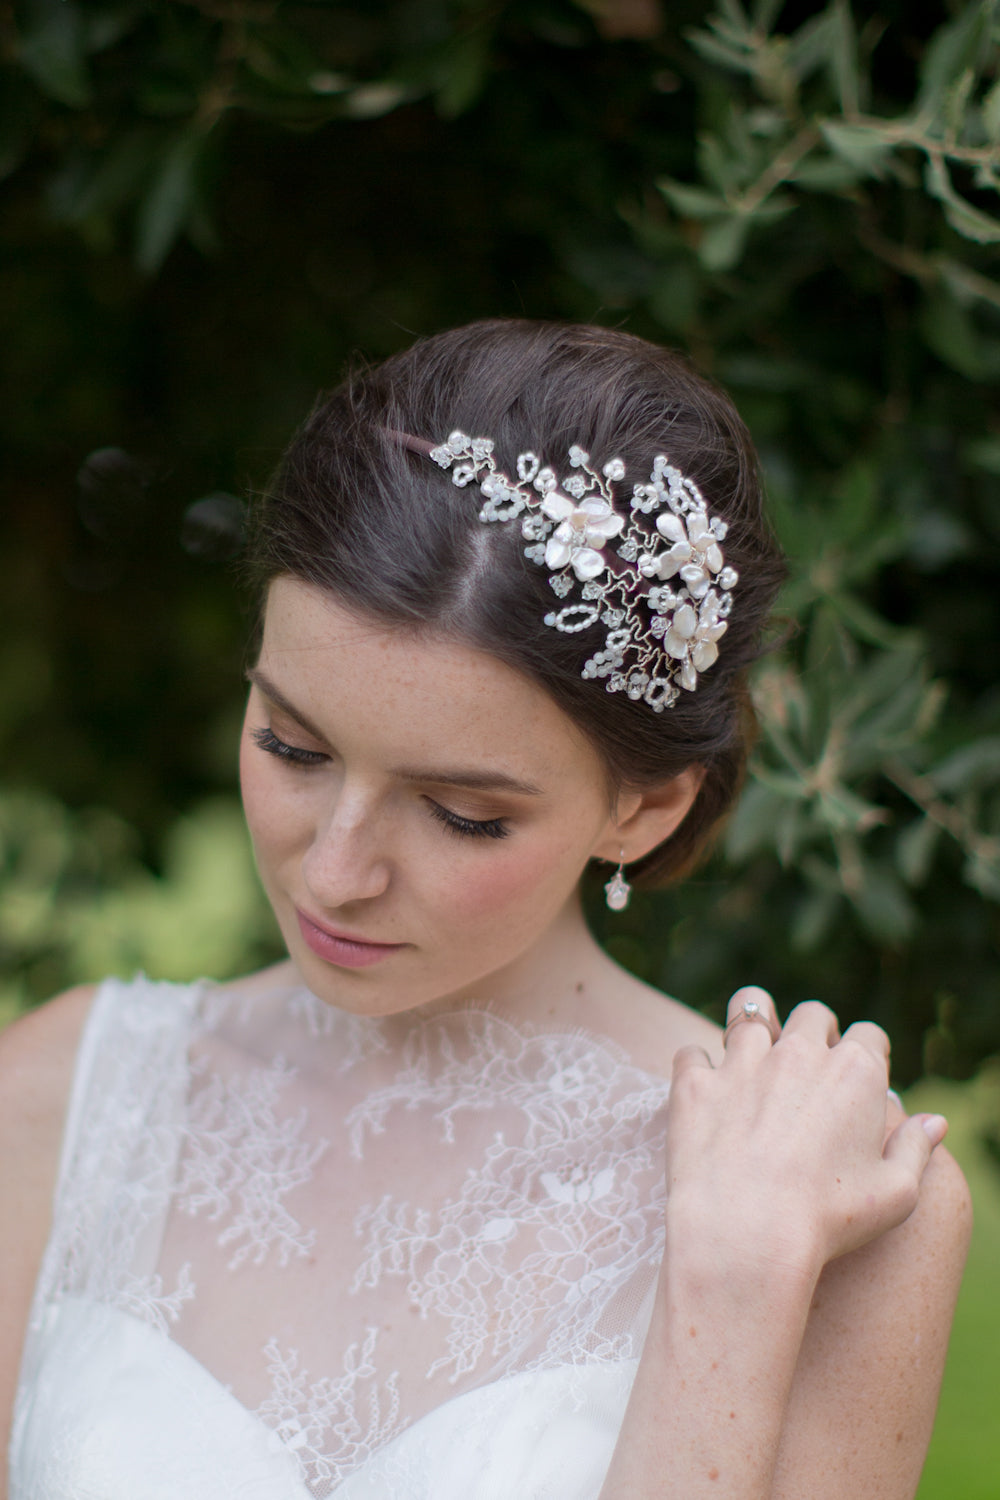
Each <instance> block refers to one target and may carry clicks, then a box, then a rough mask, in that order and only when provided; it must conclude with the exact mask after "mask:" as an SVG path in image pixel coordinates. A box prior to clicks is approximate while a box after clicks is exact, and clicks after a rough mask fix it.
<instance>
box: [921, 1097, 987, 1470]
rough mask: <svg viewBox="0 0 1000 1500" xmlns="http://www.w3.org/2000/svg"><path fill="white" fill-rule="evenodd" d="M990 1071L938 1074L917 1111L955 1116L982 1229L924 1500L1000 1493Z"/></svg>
mask: <svg viewBox="0 0 1000 1500" xmlns="http://www.w3.org/2000/svg"><path fill="white" fill-rule="evenodd" d="M996 1087H997V1084H996V1078H995V1075H991V1074H990V1073H989V1072H988V1071H987V1072H985V1073H984V1074H982V1075H981V1076H980V1077H979V1078H978V1079H976V1080H975V1081H974V1082H972V1083H971V1084H954V1083H947V1082H944V1081H942V1080H940V1079H932V1080H929V1081H927V1082H925V1083H922V1084H919V1085H918V1086H917V1087H916V1088H913V1089H911V1090H910V1092H909V1094H908V1095H907V1096H906V1106H907V1108H908V1109H909V1110H911V1111H913V1110H918V1109H921V1110H936V1111H939V1112H940V1113H941V1114H944V1115H946V1116H947V1117H948V1121H949V1126H950V1128H949V1132H948V1147H949V1149H950V1150H951V1151H952V1152H953V1154H954V1155H955V1156H956V1157H957V1159H958V1161H959V1163H960V1164H961V1167H962V1169H963V1171H964V1172H965V1175H966V1177H967V1178H968V1179H969V1186H970V1187H971V1189H972V1198H973V1206H974V1209H975V1229H974V1230H973V1235H972V1246H971V1249H970V1251H969V1262H968V1268H967V1271H966V1276H965V1281H964V1283H963V1286H962V1292H961V1295H960V1297H959V1302H958V1311H957V1314H956V1317H955V1328H954V1332H953V1334H952V1340H951V1348H950V1351H949V1354H948V1365H947V1369H946V1371H945V1379H944V1388H943V1390H942V1392H941V1405H940V1408H939V1412H938V1421H937V1426H936V1427H935V1429H934V1437H933V1440H932V1442H931V1449H930V1453H929V1454H928V1457H927V1466H926V1468H925V1469H924V1477H923V1479H922V1481H921V1484H920V1489H919V1491H918V1495H917V1500H1000V1170H998V1167H997V1165H996V1163H995V1162H992V1161H991V1160H990V1158H989V1157H988V1155H987V1153H986V1150H985V1148H984V1147H983V1145H982V1143H981V1141H980V1140H979V1138H978V1128H979V1126H980V1124H981V1123H982V1122H983V1120H984V1119H985V1118H986V1116H987V1112H988V1093H989V1091H990V1090H991V1089H992V1090H994V1091H995V1089H996Z"/></svg>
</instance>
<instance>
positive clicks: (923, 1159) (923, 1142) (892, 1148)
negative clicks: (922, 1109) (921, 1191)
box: [882, 1115, 948, 1186]
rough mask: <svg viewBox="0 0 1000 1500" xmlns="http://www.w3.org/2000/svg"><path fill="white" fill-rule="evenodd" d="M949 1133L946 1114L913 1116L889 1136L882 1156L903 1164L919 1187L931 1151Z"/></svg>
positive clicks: (889, 1160) (895, 1163) (897, 1164)
mask: <svg viewBox="0 0 1000 1500" xmlns="http://www.w3.org/2000/svg"><path fill="white" fill-rule="evenodd" d="M947 1133H948V1121H947V1120H946V1119H945V1118H944V1115H910V1117H909V1118H908V1119H906V1120H904V1121H903V1123H902V1124H901V1125H897V1126H896V1129H895V1130H894V1131H893V1132H892V1134H891V1135H890V1136H889V1139H888V1140H887V1141H886V1143H885V1146H884V1148H883V1151H882V1158H883V1160H884V1161H887V1162H892V1163H893V1164H894V1165H895V1166H898V1167H903V1168H904V1169H905V1170H906V1172H907V1174H912V1180H913V1182H914V1183H916V1184H917V1185H918V1186H919V1183H920V1179H921V1178H922V1177H923V1175H924V1171H925V1169H926V1167H927V1163H928V1162H929V1161H930V1159H931V1154H932V1153H933V1151H934V1149H935V1147H936V1146H940V1144H941V1142H942V1141H943V1140H944V1138H945V1136H946V1134H947Z"/></svg>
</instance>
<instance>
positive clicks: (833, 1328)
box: [602, 992, 970, 1500]
mask: <svg viewBox="0 0 1000 1500" xmlns="http://www.w3.org/2000/svg"><path fill="white" fill-rule="evenodd" d="M756 994H757V996H758V997H759V995H760V992H756ZM794 1015H795V1013H793V1016H794ZM824 1017H828V1018H829V1023H827V1022H825V1021H824ZM824 1024H829V1025H831V1027H832V1017H830V1013H829V1012H826V1011H825V1008H823V1007H811V1008H802V1009H801V1011H800V1013H799V1016H798V1018H797V1019H796V1020H792V1021H790V1028H789V1030H786V1034H785V1037H784V1038H783V1039H782V1042H781V1043H779V1044H778V1047H777V1048H776V1049H775V1050H774V1054H773V1055H771V1049H770V1046H769V1042H768V1038H767V1036H766V1033H765V1032H764V1028H763V1027H762V1026H761V1025H760V1023H759V1022H755V1023H752V1024H749V1023H748V1024H747V1025H744V1026H741V1027H740V1028H739V1030H738V1032H737V1033H735V1034H734V1040H735V1041H736V1046H735V1047H732V1048H731V1049H730V1053H729V1054H727V1058H726V1062H725V1063H724V1064H723V1066H722V1067H721V1068H719V1069H717V1070H712V1069H711V1068H710V1067H709V1065H708V1060H707V1058H706V1057H705V1055H704V1054H699V1055H695V1054H693V1053H687V1054H685V1055H682V1056H681V1057H680V1058H679V1060H678V1068H677V1072H676V1073H675V1081H674V1095H673V1098H672V1103H671V1121H670V1130H672V1131H673V1141H672V1145H670V1146H668V1150H670V1152H671V1155H670V1159H669V1162H668V1215H667V1245H666V1253H665V1257H664V1262H663V1268H662V1272H661V1277H660V1283H659V1288H658V1298H657V1304H656V1307H655V1310H654V1315H653V1321H652V1324H651V1328H650V1334H649V1338H648V1340H647V1346H646V1349H645V1351H644V1354H643V1358H642V1361H641V1362H640V1367H639V1373H638V1375H637V1378H636V1383H635V1388H634V1391H633V1396H632V1400H631V1402H630V1405H629V1409H628V1412H627V1414H626V1419H625V1423H624V1425H623V1428H622V1433H621V1437H620V1440H619V1443H618V1446H617V1448H616V1451H615V1456H614V1459H613V1461H612V1465H611V1469H610V1472H609V1474H608V1479H607V1482H606V1484H605V1487H604V1490H603V1491H602V1500H802V1497H804V1496H808V1497H809V1500H876V1497H878V1500H910V1497H911V1496H912V1495H913V1492H914V1490H915V1488H916V1483H917V1479H918V1477H919V1472H920V1466H921V1464H922V1461H923V1456H924V1452H925V1449H926V1443H927V1440H928V1437H929V1434H930V1426H931V1422H932V1420H933V1414H934V1408H935V1404H936V1400H937V1393H938V1386H939V1382H940V1376H941V1368H942V1365H943V1361H944V1352H945V1348H946V1344H947V1336H948V1329H949V1327H950V1322H951V1314H952V1311H953V1307H954V1299H955V1295H956V1293H957V1288H958V1281H959V1277H960V1275H961V1269H962V1265H963V1263H964V1257H965V1250H966V1245H967V1240H968V1232H969V1224H970V1213H969V1207H968V1196H967V1192H966V1190H965V1185H964V1181H963V1179H962V1177H961V1173H960V1172H959V1171H958V1169H957V1167H956V1166H955V1165H954V1163H953V1162H952V1161H951V1159H950V1158H949V1157H947V1156H946V1155H945V1154H944V1153H941V1152H938V1153H935V1159H934V1161H933V1163H932V1166H931V1167H930V1168H929V1169H927V1163H928V1158H929V1157H930V1154H931V1150H932V1148H933V1144H934V1142H935V1140H936V1139H937V1138H938V1137H939V1128H938V1127H937V1126H936V1125H934V1124H933V1123H932V1124H931V1127H930V1133H929V1134H928V1132H927V1130H926V1129H925V1128H924V1126H923V1123H922V1121H921V1119H919V1118H918V1119H914V1120H910V1121H906V1120H905V1117H904V1116H903V1115H902V1112H901V1111H898V1113H896V1114H894V1117H893V1118H892V1119H890V1120H889V1121H888V1122H887V1121H886V1108H885V1100H884V1095H885V1071H884V1065H885V1058H884V1054H883V1056H882V1059H881V1071H880V1066H879V1051H880V1046H881V1045H882V1043H881V1042H880V1039H881V1038H882V1034H881V1033H880V1032H878V1030H877V1028H874V1027H871V1028H856V1029H854V1030H853V1032H852V1033H849V1034H848V1045H846V1046H841V1047H840V1048H839V1049H834V1048H832V1047H830V1048H828V1047H827V1043H826V1041H824V1039H823V1035H822V1030H819V1031H818V1030H817V1028H821V1027H822V1026H823V1025H824ZM789 1037H791V1040H792V1045H791V1046H787V1045H786V1043H787V1041H788V1040H789ZM829 1040H830V1041H835V1040H836V1033H835V1032H834V1033H833V1034H832V1035H831V1036H830V1037H829ZM835 1050H836V1052H837V1055H836V1056H834V1055H833V1053H834V1051H835ZM828 1051H829V1053H830V1056H827V1055H826V1054H827V1052H828ZM891 1108H892V1109H893V1111H896V1106H891ZM887 1131H888V1135H887ZM669 1133H670V1131H669V1130H668V1135H669ZM883 1143H884V1146H885V1150H884V1154H883V1149H882V1148H883ZM925 1169H927V1170H925ZM918 1195H919V1201H918ZM897 1226H898V1227H897Z"/></svg>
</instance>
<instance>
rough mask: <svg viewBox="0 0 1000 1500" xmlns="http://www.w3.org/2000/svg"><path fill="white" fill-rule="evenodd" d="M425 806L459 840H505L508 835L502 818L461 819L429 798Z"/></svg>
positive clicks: (458, 814)
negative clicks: (457, 836)
mask: <svg viewBox="0 0 1000 1500" xmlns="http://www.w3.org/2000/svg"><path fill="white" fill-rule="evenodd" d="M427 806H428V807H429V808H430V810H431V813H432V815H433V816H434V817H435V818H437V820H438V822H439V823H443V824H444V826H445V827H446V828H447V829H449V830H450V831H451V832H452V833H456V834H458V835H459V837H460V838H473V839H505V838H506V837H507V835H508V834H509V833H510V829H509V828H508V827H507V824H506V823H505V822H504V820H503V818H463V817H462V815H461V813H456V812H452V811H451V809H450V808H447V807H442V806H441V804H440V802H435V801H433V800H432V799H431V798H430V797H428V798H427Z"/></svg>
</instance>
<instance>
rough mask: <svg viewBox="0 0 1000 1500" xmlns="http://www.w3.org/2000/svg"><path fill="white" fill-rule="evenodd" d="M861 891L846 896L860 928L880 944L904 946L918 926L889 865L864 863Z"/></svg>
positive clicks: (912, 907) (905, 896)
mask: <svg viewBox="0 0 1000 1500" xmlns="http://www.w3.org/2000/svg"><path fill="white" fill-rule="evenodd" d="M861 875H862V880H861V889H860V891H856V892H855V891H847V892H846V895H847V898H848V900H849V901H850V902H851V905H852V906H853V907H854V909H855V910H856V912H857V914H858V916H859V918H860V919H861V925H862V926H863V927H864V928H866V929H867V931H868V932H870V933H871V935H872V937H873V938H874V939H875V940H876V942H879V943H889V944H892V945H896V944H899V943H904V942H905V941H906V939H907V938H908V937H910V935H911V934H912V933H913V931H914V929H915V927H916V925H917V912H916V908H915V907H914V906H913V903H912V902H911V901H910V899H909V897H908V896H907V894H906V891H905V890H904V889H903V886H902V885H901V884H900V882H899V880H898V879H897V877H896V875H895V874H894V873H893V871H892V870H891V869H890V868H889V866H888V865H881V864H879V865H876V864H874V863H873V862H872V861H870V860H867V859H866V860H864V861H863V863H862V866H861Z"/></svg>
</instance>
